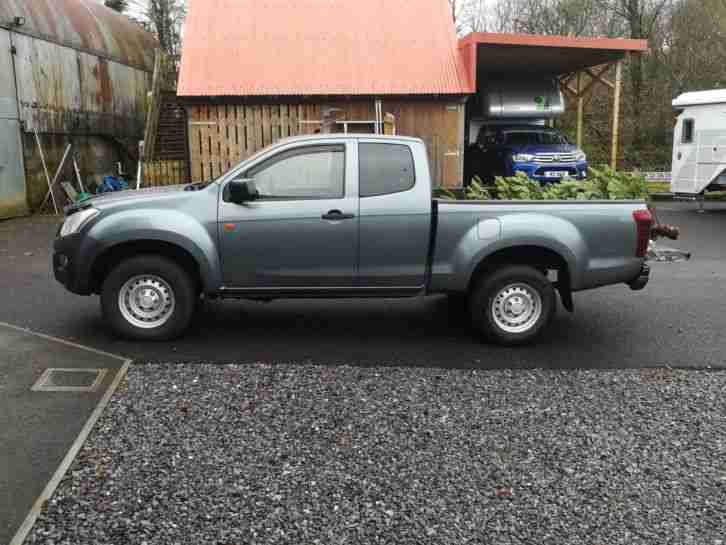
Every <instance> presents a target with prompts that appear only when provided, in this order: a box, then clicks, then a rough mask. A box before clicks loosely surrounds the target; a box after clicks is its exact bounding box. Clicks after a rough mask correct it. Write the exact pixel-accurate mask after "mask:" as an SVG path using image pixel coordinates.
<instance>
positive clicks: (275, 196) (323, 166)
mask: <svg viewBox="0 0 726 545" xmlns="http://www.w3.org/2000/svg"><path fill="white" fill-rule="evenodd" d="M244 177H246V178H252V179H253V180H254V181H255V185H256V186H257V191H258V192H259V194H260V197H259V200H263V201H264V200H278V201H280V200H303V199H339V198H342V197H343V196H344V195H345V145H343V144H335V145H325V146H306V147H302V148H297V149H293V150H289V151H283V152H282V153H279V154H278V155H275V156H274V157H271V158H270V159H268V160H267V161H264V162H263V163H262V164H260V165H257V166H256V167H253V168H252V169H251V170H249V171H248V172H246V173H245V174H244Z"/></svg>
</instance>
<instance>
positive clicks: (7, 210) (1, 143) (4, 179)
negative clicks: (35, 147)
mask: <svg viewBox="0 0 726 545" xmlns="http://www.w3.org/2000/svg"><path fill="white" fill-rule="evenodd" d="M11 46H12V43H11V36H10V32H8V31H7V30H5V29H2V28H0V74H4V75H5V76H4V77H0V219H4V218H12V217H15V216H21V215H23V214H26V213H27V212H28V207H27V203H26V199H25V169H24V168H23V148H22V143H21V136H20V121H19V120H18V102H17V92H16V87H15V72H14V69H13V58H12V53H11ZM7 76H9V77H7Z"/></svg>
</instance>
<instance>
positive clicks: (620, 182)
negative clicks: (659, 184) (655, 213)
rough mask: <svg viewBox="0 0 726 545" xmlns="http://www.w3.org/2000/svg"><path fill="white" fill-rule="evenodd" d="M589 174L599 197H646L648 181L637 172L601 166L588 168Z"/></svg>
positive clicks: (616, 198)
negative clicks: (599, 167) (620, 170)
mask: <svg viewBox="0 0 726 545" xmlns="http://www.w3.org/2000/svg"><path fill="white" fill-rule="evenodd" d="M589 175H590V181H591V182H593V183H594V184H595V187H596V188H597V191H598V192H599V193H600V194H601V195H602V197H601V198H604V199H610V200H613V201H614V200H624V199H646V198H648V182H647V181H646V179H645V178H644V177H643V176H641V175H640V174H639V173H637V172H634V173H631V172H619V171H614V170H613V169H611V168H610V167H602V168H601V169H596V168H590V173H589Z"/></svg>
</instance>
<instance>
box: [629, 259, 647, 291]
mask: <svg viewBox="0 0 726 545" xmlns="http://www.w3.org/2000/svg"><path fill="white" fill-rule="evenodd" d="M649 280H650V267H649V266H648V265H646V264H645V263H643V267H642V268H641V269H640V272H639V273H638V276H636V277H635V278H633V279H632V280H631V281H630V282H628V286H630V289H631V290H633V291H639V290H642V289H643V288H645V286H647V285H648V281H649Z"/></svg>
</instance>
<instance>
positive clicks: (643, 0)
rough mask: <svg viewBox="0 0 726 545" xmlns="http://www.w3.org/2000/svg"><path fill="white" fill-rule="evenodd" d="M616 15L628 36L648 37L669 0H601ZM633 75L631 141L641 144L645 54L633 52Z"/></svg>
mask: <svg viewBox="0 0 726 545" xmlns="http://www.w3.org/2000/svg"><path fill="white" fill-rule="evenodd" d="M598 2H599V3H600V5H601V6H602V7H603V8H605V9H608V10H609V11H610V12H611V13H613V15H614V16H615V17H619V18H620V19H622V20H623V21H624V22H625V24H626V27H627V34H628V37H629V38H635V39H646V40H649V39H650V38H651V37H652V35H653V33H654V31H655V29H656V24H657V23H658V21H659V20H660V17H661V15H662V13H663V11H664V9H665V8H666V5H667V3H668V0H598ZM628 72H629V78H630V97H629V98H630V113H631V116H632V121H633V133H632V142H633V145H634V146H639V145H640V144H642V134H643V131H642V130H641V127H642V123H641V121H642V98H643V57H642V56H641V55H633V56H632V57H631V58H630V62H629V66H628Z"/></svg>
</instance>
